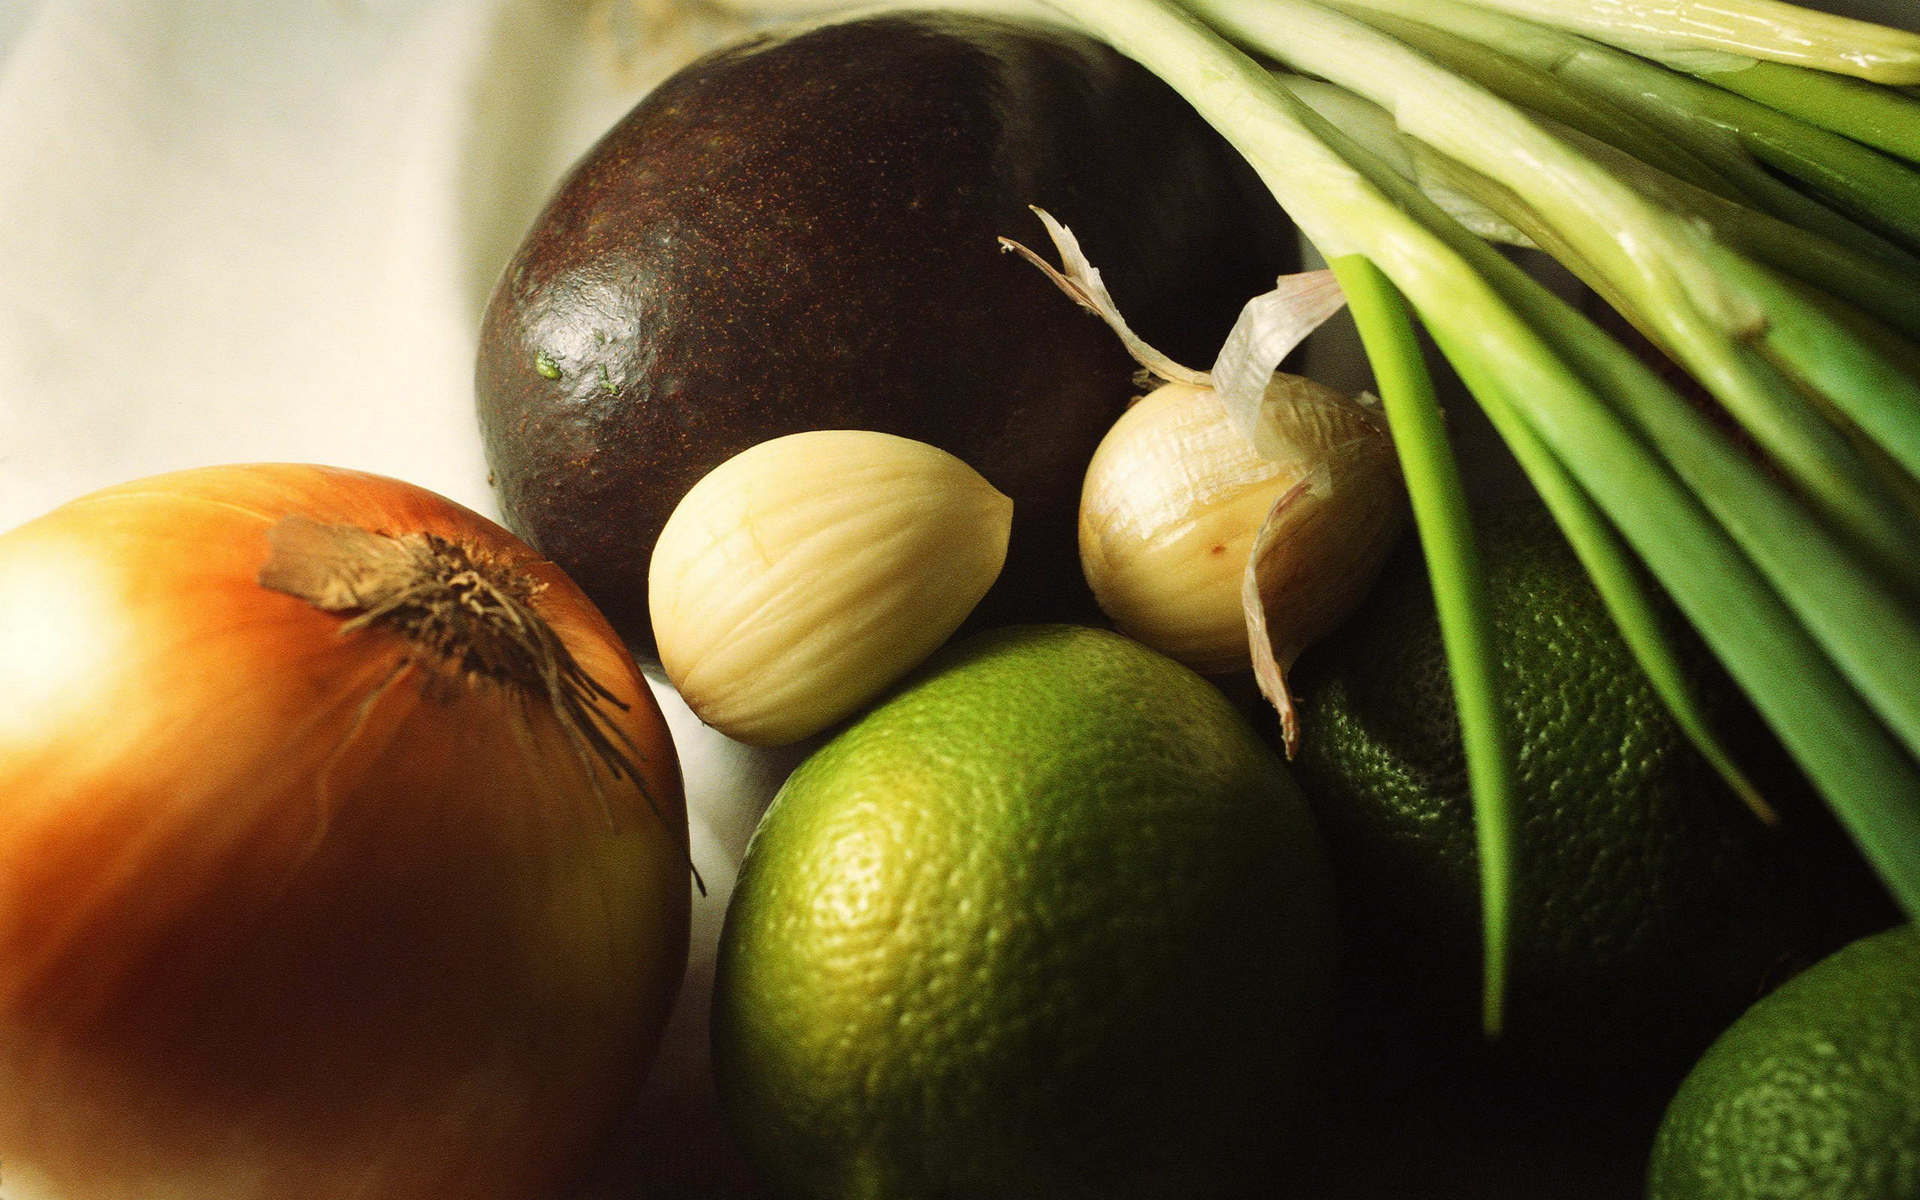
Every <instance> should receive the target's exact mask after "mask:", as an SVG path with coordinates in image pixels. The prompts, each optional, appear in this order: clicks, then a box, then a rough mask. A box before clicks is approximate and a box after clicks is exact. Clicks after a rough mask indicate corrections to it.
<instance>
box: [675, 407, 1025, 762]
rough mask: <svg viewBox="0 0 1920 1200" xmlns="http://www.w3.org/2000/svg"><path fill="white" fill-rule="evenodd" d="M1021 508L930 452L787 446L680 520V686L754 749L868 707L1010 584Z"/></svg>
mask: <svg viewBox="0 0 1920 1200" xmlns="http://www.w3.org/2000/svg"><path fill="white" fill-rule="evenodd" d="M1012 521H1013V502H1012V501H1011V500H1010V499H1008V498H1007V497H1006V496H1005V495H1003V494H1001V493H1000V492H999V491H997V490H996V489H995V488H994V487H993V486H992V485H991V484H990V483H988V482H987V481H986V480H985V479H984V478H982V477H981V476H980V474H979V473H978V472H977V471H975V470H974V469H973V468H971V467H969V466H968V465H967V464H966V463H964V462H962V461H961V460H960V459H958V458H956V457H954V456H953V455H952V454H949V453H947V452H946V451H944V450H940V449H938V448H937V447H934V446H930V445H928V444H926V443H924V442H918V441H914V440H911V439H908V438H902V437H896V436H893V435H891V434H884V433H877V432H873V431H869V430H816V431H810V432H806V433H798V434H791V435H788V436H785V437H779V438H774V439H772V440H770V441H766V442H762V443H760V444H758V445H756V446H753V447H750V448H749V449H747V450H745V451H743V452H741V453H740V454H738V455H735V456H734V457H733V458H731V459H728V460H727V461H726V462H724V463H722V464H721V465H720V466H718V467H716V468H715V469H714V470H713V471H712V472H710V473H709V474H708V475H706V476H705V477H704V478H703V479H701V480H700V482H699V483H697V484H695V485H694V487H693V488H692V489H691V490H689V491H688V493H687V495H686V496H685V497H684V498H682V500H681V501H680V504H679V506H678V507H677V508H676V509H675V510H674V512H673V514H672V516H671V517H669V518H668V520H667V523H666V525H665V527H664V528H663V529H662V530H661V533H660V538H659V541H658V543H657V544H656V545H655V548H654V552H653V558H652V561H651V564H650V569H649V573H648V603H649V607H650V608H651V610H652V617H653V628H654V637H655V641H656V646H657V648H658V650H659V654H660V662H661V666H662V667H663V668H664V670H665V671H666V675H667V679H668V680H669V681H670V682H671V683H672V684H673V685H674V687H675V688H676V689H677V690H678V691H679V692H680V695H681V697H682V698H683V699H684V700H685V701H686V703H687V706H688V707H689V708H690V709H692V710H693V712H694V713H695V714H696V715H697V716H699V717H700V719H701V720H702V721H705V722H706V723H707V724H709V725H711V726H713V727H714V728H715V729H717V730H719V731H720V732H722V733H724V734H726V735H727V736H729V737H732V738H734V739H736V740H738V741H742V742H747V743H750V744H754V745H763V746H774V745H784V744H787V743H791V742H795V741H798V740H800V739H801V738H804V737H807V736H809V735H811V734H814V733H817V732H819V731H821V730H823V729H825V728H827V727H828V726H830V725H833V724H834V723H836V722H838V721H840V720H841V719H843V718H845V717H847V716H849V715H851V714H852V713H853V712H854V711H856V710H857V709H858V708H859V707H860V706H861V705H863V704H865V703H866V702H867V701H869V700H871V699H873V698H874V697H875V696H877V695H878V694H879V693H880V692H881V691H882V690H883V689H884V688H886V687H887V686H888V685H889V684H891V683H892V682H894V681H895V680H896V679H898V678H899V677H900V676H901V675H903V674H905V673H906V672H907V671H909V670H911V669H912V668H913V667H914V666H916V665H918V664H919V663H920V662H921V661H922V660H924V659H925V658H926V657H927V655H929V654H931V653H932V652H933V651H934V650H935V649H936V648H938V647H939V646H940V644H941V643H943V642H944V641H946V640H947V638H948V637H949V636H951V635H952V633H953V631H954V630H955V629H957V628H958V627H959V626H960V623H961V622H962V621H964V620H965V619H966V617H967V615H968V614H969V613H971V612H972V611H973V609H974V607H975V605H977V604H978V603H979V602H980V599H981V597H982V596H984V595H985V594H986V592H987V589H988V588H989V587H991V586H992V585H993V582H994V580H995V579H996V578H998V576H999V574H1000V568H1001V566H1002V565H1003V564H1004V562H1005V559H1006V552H1007V541H1008V537H1009V535H1010V533H1011V530H1012Z"/></svg>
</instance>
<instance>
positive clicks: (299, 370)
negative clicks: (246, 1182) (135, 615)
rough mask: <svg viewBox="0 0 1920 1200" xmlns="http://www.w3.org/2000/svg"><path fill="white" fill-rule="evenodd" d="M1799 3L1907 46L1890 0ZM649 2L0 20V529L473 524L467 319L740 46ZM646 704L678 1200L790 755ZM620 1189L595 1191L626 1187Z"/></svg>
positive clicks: (141, 0) (48, 6)
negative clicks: (410, 509) (145, 514)
mask: <svg viewBox="0 0 1920 1200" xmlns="http://www.w3.org/2000/svg"><path fill="white" fill-rule="evenodd" d="M808 3H809V0H764V3H761V4H758V5H756V4H755V3H754V0H728V3H726V4H724V5H722V6H720V7H721V8H730V9H733V10H736V11H741V12H748V11H752V10H754V9H756V8H758V9H760V10H761V11H778V10H788V11H791V10H793V9H796V8H800V7H807V6H808ZM1822 6H1823V7H1831V8H1835V9H1838V10H1841V11H1851V12H1855V13H1857V14H1858V15H1863V16H1869V17H1873V18H1876V19H1880V20H1886V21H1889V22H1894V23H1899V24H1902V25H1905V26H1907V27H1909V28H1913V27H1915V25H1916V7H1915V5H1914V4H1913V0H1857V2H1856V3H1853V4H1839V3H1835V4H1827V5H1822ZM672 7H673V6H672V4H671V3H669V2H668V0H310V2H307V3H273V2H268V3H262V2H261V0H117V2H116V0H0V529H5V528H8V527H11V526H12V525H14V524H17V523H19V522H20V521H23V520H26V519H28V518H29V517H31V516H34V515H36V514H37V513H39V512H41V511H44V510H45V509H47V508H50V507H52V506H53V505H55V504H57V503H59V502H61V501H63V500H65V499H68V498H71V497H73V496H76V495H79V494H81V493H83V492H85V491H88V490H91V489H93V488H95V487H98V486H102V485H105V484H108V483H114V482H119V481H122V480H125V479H130V478H134V477H137V476H140V475H146V474H150V473H153V472H155V471H161V470H167V469H171V468H175V467H183V466H191V465H200V464H205V463H214V462H230V461H244V460H260V459H300V460H311V461H323V462H332V463H336V464H340V465H346V466H354V467H359V468H363V469H367V470H373V471H379V472H384V473H387V474H392V475H397V476H401V477H404V478H407V479H409V480H412V481H413V482H416V483H419V484H422V485H425V486H427V487H430V488H433V489H435V490H437V491H440V492H442V493H444V494H446V495H448V496H451V497H453V498H454V499H457V500H460V501H462V502H463V503H466V504H468V505H470V506H472V507H474V508H477V509H479V510H481V511H482V512H486V513H489V514H490V515H491V514H492V513H493V511H494V507H493V502H492V498H491V495H490V493H489V491H488V489H487V487H486V482H485V467H484V464H483V462H482V459H481V453H480V447H479V442H478V435H477V432H476V429H475V425H474V421H473V417H472V393H471V373H472V363H473V353H474V338H475V330H476V329H477V326H478V321H479V314H480V311H481V306H482V305H483V304H484V301H485V297H486V294H487V291H488V289H489V288H490V287H491V285H492V282H493V279H494V276H495V274H496V273H497V272H498V270H499V269H500V266H501V264H502V263H503V262H504V261H505V260H506V258H507V257H508V255H509V254H510V253H511V252H512V249H513V247H514V245H515V243H516V242H517V240H518V238H519V236H520V233H521V231H522V230H523V229H524V228H525V226H526V224H527V223H528V222H529V221H530V220H531V219H532V216H533V214H534V212H535V211H536V209H537V207H538V206H539V204H540V202H541V201H542V200H543V199H544V197H545V196H546V195H547V194H548V192H549V190H550V189H551V187H552V185H553V183H554V182H555V180H556V179H557V178H558V176H559V174H560V173H561V171H562V170H563V169H564V168H565V166H566V165H567V164H568V163H569V162H571V161H572V160H573V159H574V158H575V157H576V156H577V155H578V154H579V153H580V152H582V151H583V150H584V149H585V148H586V147H587V145H588V144H589V143H590V142H591V140H592V139H593V137H595V136H596V135H597V134H598V133H599V132H600V131H601V130H602V129H604V128H605V127H606V126H607V125H609V124H610V123H611V122H612V121H613V120H614V119H616V118H617V116H618V115H619V114H620V113H621V112H623V111H625V109H626V108H627V107H628V106H629V105H630V104H631V103H632V102H633V101H634V100H635V99H637V98H638V96H639V95H640V94H641V92H642V91H643V90H644V88H645V87H646V86H647V85H648V84H650V83H651V82H653V81H654V80H656V79H658V78H659V77H660V76H661V75H663V74H664V73H665V72H666V71H667V70H668V69H670V68H671V67H672V66H673V65H675V64H676V63H677V62H679V61H682V60H684V59H685V58H686V57H688V56H690V54H691V53H692V52H693V51H694V49H695V48H696V47H699V46H702V45H706V44H711V43H712V42H713V40H714V39H716V38H718V37H722V36H726V35H727V34H728V33H729V32H731V31H734V30H737V29H738V28H739V26H738V25H737V24H735V23H731V22H730V21H729V19H727V18H726V17H724V16H722V15H712V14H711V13H710V15H706V16H702V17H699V18H698V19H693V20H690V21H686V22H681V23H679V24H677V25H673V26H672V27H670V28H669V27H666V26H657V25H649V24H648V21H649V14H653V15H654V16H656V17H657V16H658V15H659V14H660V13H662V12H664V11H666V10H668V9H670V8H672ZM713 12H715V13H717V12H718V9H715V10H713ZM662 695H663V699H664V700H665V702H666V705H667V708H668V712H669V717H670V720H671V721H672V723H673V727H674V733H675V736H676V739H677V742H678V745H679V748H680V751H681V755H682V759H683V763H684V765H685V770H686V775H687V781H688V798H689V805H690V808H691V810H692V818H693V823H694V836H695V842H694V852H695V861H696V865H697V866H698V867H699V868H700V870H701V871H702V872H703V874H704V875H705V877H706V880H707V883H708V885H709V888H710V894H709V896H708V897H707V898H706V899H705V900H701V901H698V902H697V903H696V921H695V950H694V956H693V960H694V961H693V965H692V968H691V970H690V973H689V977H688V986H687V989H686V991H685V993H684V997H683V1003H682V1005H681V1007H680V1010H679V1012H678V1015H677V1016H676V1018H675V1022H674V1025H673V1027H672V1029H671V1030H670V1032H669V1039H668V1043H667V1046H666V1048H665V1050H664V1051H663V1055H662V1059H661V1062H660V1065H659V1068H658V1069H657V1071H656V1077H655V1080H654V1083H653V1085H652V1091H651V1093H650V1095H649V1096H648V1098H647V1100H646V1103H645V1105H644V1112H643V1114H642V1117H641V1119H640V1120H639V1121H638V1122H637V1125H638V1127H639V1129H640V1133H639V1141H638V1143H637V1144H636V1148H635V1149H634V1150H633V1152H632V1154H631V1157H632V1158H633V1159H634V1160H636V1161H640V1160H644V1161H649V1162H655V1163H663V1164H669V1165H666V1166H661V1167H657V1168H654V1170H655V1172H656V1173H657V1174H659V1175H660V1176H661V1177H660V1178H658V1179H656V1180H655V1183H654V1186H652V1187H651V1188H650V1190H649V1191H648V1193H647V1194H649V1195H655V1196H667V1195H678V1194H684V1193H683V1192H682V1191H681V1188H680V1184H682V1183H684V1182H685V1179H684V1178H682V1179H681V1180H680V1181H679V1182H676V1181H675V1180H674V1179H673V1178H672V1176H673V1174H674V1172H676V1171H678V1172H681V1173H682V1175H683V1176H684V1174H685V1173H686V1172H687V1171H689V1170H690V1169H692V1168H689V1166H688V1162H689V1160H690V1159H692V1160H694V1161H696V1162H697V1158H698V1155H699V1154H701V1153H705V1152H707V1150H708V1149H709V1148H710V1147H711V1146H712V1143H711V1141H710V1139H711V1137H712V1136H713V1131H712V1127H711V1125H712V1114H711V1111H710V1108H709V1107H708V1105H709V1095H708V1091H707V1085H706V1082H705V1068H706V1057H705V1001H706V987H707V984H708V981H709V979H710V971H711V960H712V948H713V942H714V939H715V937H716V935H717V932H718V928H719V920H720V915H721V913H722V912H723V910H724V904H725V901H726V897H727V895H728V894H729V892H730V890H731V886H732V882H733V874H734V869H735V865H736V864H737V862H738V858H739V854H740V851H741V848H742V847H743V846H744V843H745V840H746V837H747V834H748V833H749V832H750V830H751V827H752V824H753V822H754V820H755V819H756V818H757V816H758V813H759V811H760V807H761V806H762V805H763V804H764V802H765V800H766V798H767V797H768V796H769V795H770V794H771V792H772V790H773V788H774V787H775V786H777V784H778V781H779V779H780V778H781V776H782V774H783V772H784V770H785V769H786V768H787V767H788V765H789V764H790V763H791V762H792V761H793V756H792V755H767V754H752V753H748V752H746V751H744V750H743V749H742V748H740V747H737V746H734V745H733V744H731V743H728V742H726V741H725V739H722V738H720V737H718V736H717V735H715V734H713V733H711V732H710V731H707V730H705V729H703V728H701V727H700V726H699V723H698V722H697V721H695V720H694V719H693V718H692V717H691V716H690V715H689V714H688V713H687V712H686V710H685V709H684V708H683V707H681V706H679V705H678V704H677V702H675V700H674V698H673V697H672V696H671V694H669V693H666V692H665V691H664V689H662ZM713 1152H714V1153H718V1151H717V1150H715V1151H713ZM641 1173H642V1174H646V1173H647V1172H646V1170H644V1169H643V1170H642V1172H641ZM618 1175H619V1171H618V1170H611V1171H609V1172H608V1173H607V1180H608V1182H607V1183H606V1184H605V1185H604V1190H605V1193H606V1194H607V1195H609V1196H611V1195H615V1194H625V1195H631V1194H632V1193H631V1190H630V1189H622V1187H621V1186H620V1184H619V1182H618Z"/></svg>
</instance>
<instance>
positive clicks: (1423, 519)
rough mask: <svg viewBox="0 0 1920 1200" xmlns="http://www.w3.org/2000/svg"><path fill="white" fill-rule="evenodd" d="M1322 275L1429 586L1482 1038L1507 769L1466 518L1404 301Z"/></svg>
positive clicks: (1484, 607)
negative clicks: (1469, 838) (1462, 776)
mask: <svg viewBox="0 0 1920 1200" xmlns="http://www.w3.org/2000/svg"><path fill="white" fill-rule="evenodd" d="M1328 266H1330V267H1331V268H1332V269H1333V273H1334V275H1335V277H1336V278H1338V279H1339V281H1340V286H1341V288H1342V290H1344V291H1345V292H1346V296H1347V305H1348V308H1349V309H1350V310H1351V311H1352V313H1353V318H1354V323H1355V325H1356V327H1357V328H1358V329H1359V331H1360V340H1361V344H1362V345H1363V346H1364V347H1365V349H1366V352H1367V361H1368V362H1369V363H1370V364H1372V367H1373V372H1374V383H1375V386H1376V388H1377V389H1378V390H1379V392H1380V397H1381V401H1382V403H1383V404H1384V405H1385V407H1386V412H1387V423H1388V426H1389V427H1390V428H1391V429H1392V430H1393V444H1394V448H1395V450H1396V452H1397V453H1398V454H1399V456H1400V470H1401V474H1402V475H1403V476H1404V477H1405V479H1406V483H1407V495H1408V497H1409V499H1410V501H1411V503H1412V506H1413V517H1414V526H1415V528H1416V529H1417V530H1418V533H1419V537H1420V545H1421V549H1422V551H1423V552H1424V553H1425V555H1426V561H1427V573H1428V576H1429V578H1430V579H1431V581H1432V585H1433V596H1434V606H1435V609H1436V611H1437V613H1438V616H1439V619H1440V634H1441V640H1442V642H1443V644H1444V645H1445V647H1446V653H1447V664H1448V669H1449V670H1450V672H1451V674H1452V680H1453V693H1454V703H1455V707H1456V708H1457V710H1458V712H1459V715H1460V736H1461V744H1462V747H1463V749H1464V752H1465V754H1466V762H1467V780H1468V786H1469V789H1470V792H1471V794H1472V797H1473V809H1474V834H1475V838H1476V839H1477V842H1478V846H1479V852H1480V896H1481V930H1482V937H1483V941H1484V947H1485V954H1484V955H1483V957H1482V967H1483V978H1482V987H1481V997H1482V1009H1481V1022H1482V1025H1483V1027H1484V1028H1485V1030H1486V1032H1487V1033H1488V1035H1489V1036H1493V1035H1497V1034H1498V1033H1499V1032H1500V1028H1501V1025H1502V1019H1503V1008H1504V997H1505V996H1506V989H1507V962H1508V957H1509V953H1510V950H1509V945H1508V940H1509V939H1508V928H1509V926H1510V924H1511V915H1510V914H1511V909H1512V902H1513V889H1514V815H1513V770H1514V767H1513V754H1512V750H1511V746H1510V739H1509V737H1508V735H1507V728H1506V713H1505V710H1504V709H1503V707H1502V706H1501V702H1500V697H1501V684H1500V678H1499V668H1500V660H1499V654H1498V652H1497V651H1496V650H1495V649H1494V646H1493V616H1492V612H1491V608H1490V606H1489V604H1488V601H1487V598H1486V593H1485V587H1484V582H1483V581H1484V573H1483V571H1482V569H1481V566H1480V558H1479V553H1478V550H1477V549H1476V547H1475V543H1474V538H1473V525H1472V521H1471V519H1470V517H1469V515H1468V512H1467V505H1466V489H1465V487H1464V486H1463V485H1462V483H1461V479H1460V472H1459V466H1458V464H1457V463H1456V462H1455V461H1454V458H1453V451H1452V448H1451V445H1450V443H1449V442H1448V440H1447V431H1446V423H1445V421H1444V419H1443V418H1442V416H1441V413H1440V404H1439V401H1438V400H1437V399H1436V397H1435V394H1434V389H1433V380H1432V378H1431V376H1429V375H1428V373H1427V368H1426V362H1425V359H1424V358H1423V357H1422V355H1421V351H1420V345H1419V339H1418V337H1417V336H1416V334H1415V332H1414V328H1413V322H1412V319H1411V317H1410V316H1409V315H1408V313H1407V308H1406V304H1405V302H1404V301H1403V300H1402V298H1401V296H1400V293H1399V291H1398V290H1397V289H1396V288H1395V287H1394V286H1393V284H1392V283H1391V282H1390V281H1388V279H1387V278H1386V276H1384V275H1382V274H1381V273H1380V270H1379V268H1377V267H1375V266H1374V265H1373V264H1372V263H1371V262H1369V261H1367V259H1365V258H1364V257H1361V256H1359V255H1341V256H1338V257H1336V258H1334V259H1332V260H1330V261H1329V263H1328Z"/></svg>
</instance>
